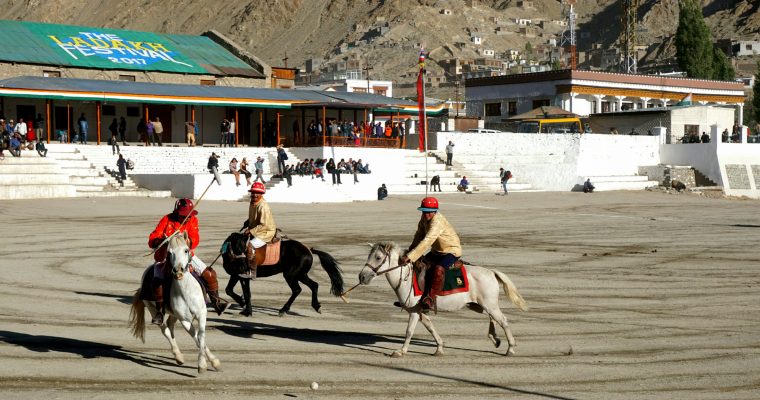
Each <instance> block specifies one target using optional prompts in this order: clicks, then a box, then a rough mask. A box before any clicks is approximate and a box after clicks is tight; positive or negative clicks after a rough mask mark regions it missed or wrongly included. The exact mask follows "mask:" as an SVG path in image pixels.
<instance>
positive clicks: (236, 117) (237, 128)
mask: <svg viewBox="0 0 760 400" xmlns="http://www.w3.org/2000/svg"><path fill="white" fill-rule="evenodd" d="M238 132H240V125H239V124H238V109H237V107H235V147H238V145H239V142H238V137H239V136H238Z"/></svg>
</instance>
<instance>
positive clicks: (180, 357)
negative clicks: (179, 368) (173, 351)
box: [174, 355, 185, 365]
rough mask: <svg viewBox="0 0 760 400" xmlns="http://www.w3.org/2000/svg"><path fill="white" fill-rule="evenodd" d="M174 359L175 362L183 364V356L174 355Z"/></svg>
mask: <svg viewBox="0 0 760 400" xmlns="http://www.w3.org/2000/svg"><path fill="white" fill-rule="evenodd" d="M174 361H175V362H176V363H177V365H184V364H185V357H182V355H179V356H174Z"/></svg>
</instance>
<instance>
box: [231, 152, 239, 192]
mask: <svg viewBox="0 0 760 400" xmlns="http://www.w3.org/2000/svg"><path fill="white" fill-rule="evenodd" d="M230 173H231V174H232V175H234V176H235V186H240V170H238V160H237V158H235V157H232V161H230Z"/></svg>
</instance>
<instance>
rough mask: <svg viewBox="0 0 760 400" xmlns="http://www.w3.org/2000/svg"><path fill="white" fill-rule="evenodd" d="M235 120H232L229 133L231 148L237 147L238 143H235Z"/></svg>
mask: <svg viewBox="0 0 760 400" xmlns="http://www.w3.org/2000/svg"><path fill="white" fill-rule="evenodd" d="M235 128H236V126H235V120H234V119H231V120H230V131H229V132H228V133H227V139H228V143H227V144H228V145H229V147H237V143H235Z"/></svg>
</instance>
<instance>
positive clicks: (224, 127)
mask: <svg viewBox="0 0 760 400" xmlns="http://www.w3.org/2000/svg"><path fill="white" fill-rule="evenodd" d="M219 131H220V132H221V133H220V136H219V145H220V146H221V147H224V146H225V145H226V144H228V143H229V137H228V135H229V133H230V121H228V120H227V118H223V119H222V122H221V123H220V124H219Z"/></svg>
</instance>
